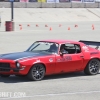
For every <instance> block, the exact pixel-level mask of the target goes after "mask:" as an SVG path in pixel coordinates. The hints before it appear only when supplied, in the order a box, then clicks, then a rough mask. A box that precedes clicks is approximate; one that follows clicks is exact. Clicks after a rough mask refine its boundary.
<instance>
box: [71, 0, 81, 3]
mask: <svg viewBox="0 0 100 100" xmlns="http://www.w3.org/2000/svg"><path fill="white" fill-rule="evenodd" d="M71 2H75V3H76V2H77V3H80V2H82V0H71Z"/></svg>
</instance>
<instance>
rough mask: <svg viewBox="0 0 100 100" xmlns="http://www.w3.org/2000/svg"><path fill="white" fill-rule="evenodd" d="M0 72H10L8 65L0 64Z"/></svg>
mask: <svg viewBox="0 0 100 100" xmlns="http://www.w3.org/2000/svg"><path fill="white" fill-rule="evenodd" d="M0 71H6V72H9V71H10V64H9V63H0Z"/></svg>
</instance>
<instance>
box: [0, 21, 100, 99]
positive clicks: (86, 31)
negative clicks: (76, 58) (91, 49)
mask: <svg viewBox="0 0 100 100" xmlns="http://www.w3.org/2000/svg"><path fill="white" fill-rule="evenodd" d="M19 24H22V30H20V27H19ZM27 24H30V26H29V27H28V26H27ZM36 24H38V25H39V27H36V26H35V25H36ZM45 24H47V25H48V27H45ZM59 24H61V27H59ZM75 24H77V25H78V27H74V26H75ZM92 25H94V30H93V28H92ZM50 27H51V30H50ZM68 27H70V30H68ZM43 39H68V40H94V41H100V22H77V23H76V22H69V23H62V22H61V23H16V24H15V31H14V32H5V27H4V23H2V26H1V28H0V54H2V53H9V52H18V51H24V50H26V49H27V48H28V47H29V46H30V45H31V44H32V43H33V42H34V41H36V40H43ZM99 83H100V74H98V75H95V76H86V75H85V74H84V73H83V72H78V73H69V74H63V75H52V76H46V77H45V78H44V79H43V80H42V81H37V82H35V81H29V80H28V79H27V77H16V76H10V77H9V78H1V77H0V93H1V92H11V93H12V94H13V93H15V92H23V93H25V97H17V96H16V97H13V95H11V96H9V97H5V98H4V97H3V98H0V99H3V100H4V99H6V100H100V84H99Z"/></svg>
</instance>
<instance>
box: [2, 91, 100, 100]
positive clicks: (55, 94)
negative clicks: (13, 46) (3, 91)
mask: <svg viewBox="0 0 100 100" xmlns="http://www.w3.org/2000/svg"><path fill="white" fill-rule="evenodd" d="M93 93H100V91H83V92H81V91H80V92H70V93H52V94H51V93H50V94H38V95H33V96H23V97H5V98H4V97H2V98H1V97H0V99H18V98H19V99H20V98H35V97H47V96H62V95H76V94H93Z"/></svg>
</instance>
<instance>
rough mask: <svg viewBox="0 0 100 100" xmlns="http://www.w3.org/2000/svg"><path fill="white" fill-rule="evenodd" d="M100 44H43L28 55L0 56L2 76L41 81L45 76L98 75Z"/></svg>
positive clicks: (37, 43) (35, 47)
mask: <svg viewBox="0 0 100 100" xmlns="http://www.w3.org/2000/svg"><path fill="white" fill-rule="evenodd" d="M99 46H100V42H95V41H69V40H42V41H36V42H34V43H33V44H32V45H31V46H30V47H29V48H28V49H27V50H26V51H24V52H16V53H9V54H1V55H0V75H1V77H8V76H10V75H27V76H28V78H29V79H31V80H35V81H39V80H42V79H43V78H44V76H45V75H51V74H61V73H67V72H75V71H84V72H85V74H88V75H96V74H98V73H99V69H100V51H99Z"/></svg>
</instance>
